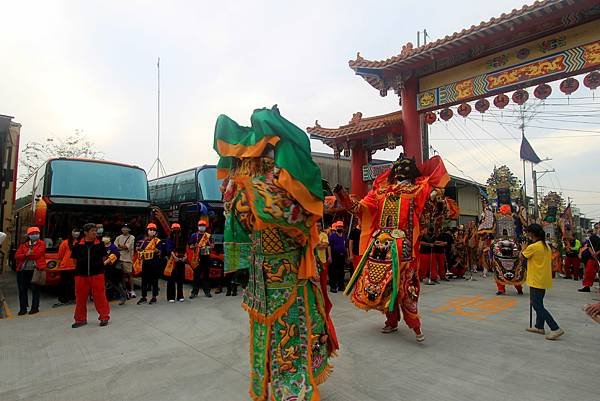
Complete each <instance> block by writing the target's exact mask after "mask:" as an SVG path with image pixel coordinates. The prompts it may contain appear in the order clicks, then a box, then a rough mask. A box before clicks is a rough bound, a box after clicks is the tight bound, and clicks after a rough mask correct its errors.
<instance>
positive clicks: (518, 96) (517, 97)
mask: <svg viewBox="0 0 600 401" xmlns="http://www.w3.org/2000/svg"><path fill="white" fill-rule="evenodd" d="M527 99H529V93H527V91H526V90H523V89H519V90H518V91H515V93H513V95H512V100H513V102H515V103H516V104H518V105H519V106H521V105H522V104H523V103H525V102H526V101H527Z"/></svg>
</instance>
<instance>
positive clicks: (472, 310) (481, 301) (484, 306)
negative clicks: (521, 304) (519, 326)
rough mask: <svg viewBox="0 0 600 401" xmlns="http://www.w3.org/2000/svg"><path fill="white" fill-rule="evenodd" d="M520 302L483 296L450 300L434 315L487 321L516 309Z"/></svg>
mask: <svg viewBox="0 0 600 401" xmlns="http://www.w3.org/2000/svg"><path fill="white" fill-rule="evenodd" d="M517 303H518V301H517V300H516V299H513V298H508V297H498V296H496V297H491V298H485V297H484V296H483V295H475V296H472V297H468V296H465V297H458V298H455V299H451V300H449V301H448V302H447V303H446V305H444V306H441V307H439V308H437V309H434V310H433V312H434V313H447V314H448V315H460V316H465V317H468V318H471V319H476V320H485V319H486V317H487V316H489V315H495V314H497V313H500V312H502V311H505V310H507V309H511V308H514V307H515V306H516V305H517Z"/></svg>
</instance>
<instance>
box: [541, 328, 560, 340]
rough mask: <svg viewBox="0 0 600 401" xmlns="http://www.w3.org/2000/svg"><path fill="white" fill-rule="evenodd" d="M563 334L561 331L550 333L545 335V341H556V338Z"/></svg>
mask: <svg viewBox="0 0 600 401" xmlns="http://www.w3.org/2000/svg"><path fill="white" fill-rule="evenodd" d="M563 334H565V331H564V330H563V329H558V330H555V331H551V332H550V333H548V334H546V340H556V339H557V338H558V337H560V336H562V335H563Z"/></svg>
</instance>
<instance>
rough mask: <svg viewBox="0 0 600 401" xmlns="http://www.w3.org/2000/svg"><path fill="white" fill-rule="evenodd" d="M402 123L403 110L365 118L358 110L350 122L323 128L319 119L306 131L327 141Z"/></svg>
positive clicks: (312, 136)
mask: <svg viewBox="0 0 600 401" xmlns="http://www.w3.org/2000/svg"><path fill="white" fill-rule="evenodd" d="M401 124H402V111H395V112H393V113H389V114H383V115H380V116H375V117H367V118H363V117H362V113H361V112H357V113H354V114H353V115H352V119H351V120H350V122H349V123H348V124H346V125H342V126H340V127H338V128H323V127H321V125H319V121H315V126H314V127H308V128H306V131H308V133H309V134H310V137H311V138H313V139H320V140H323V141H326V140H334V139H336V138H341V137H350V136H355V135H359V134H364V133H368V132H372V131H374V130H377V129H380V128H387V127H391V126H400V125H401Z"/></svg>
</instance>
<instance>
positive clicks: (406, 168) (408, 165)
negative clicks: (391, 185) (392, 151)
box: [388, 154, 420, 182]
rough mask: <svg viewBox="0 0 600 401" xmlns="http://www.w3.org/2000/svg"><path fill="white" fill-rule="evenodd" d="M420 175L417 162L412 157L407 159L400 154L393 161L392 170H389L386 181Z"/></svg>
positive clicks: (413, 177)
mask: <svg viewBox="0 0 600 401" xmlns="http://www.w3.org/2000/svg"><path fill="white" fill-rule="evenodd" d="M419 175H420V173H419V169H418V168H417V163H416V161H415V159H414V158H412V159H409V158H407V157H405V156H404V155H403V154H400V156H399V157H398V159H397V160H396V161H395V162H394V165H393V166H392V171H391V172H390V175H389V178H388V181H389V182H395V181H405V180H410V181H412V180H414V179H415V178H417V177H418V176H419Z"/></svg>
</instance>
